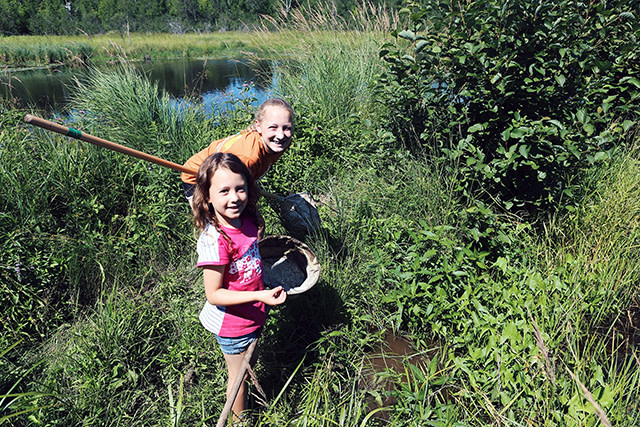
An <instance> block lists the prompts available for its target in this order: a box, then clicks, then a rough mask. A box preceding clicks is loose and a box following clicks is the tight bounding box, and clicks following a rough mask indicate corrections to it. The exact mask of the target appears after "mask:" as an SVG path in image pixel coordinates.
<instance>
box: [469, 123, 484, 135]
mask: <svg viewBox="0 0 640 427" xmlns="http://www.w3.org/2000/svg"><path fill="white" fill-rule="evenodd" d="M484 128H485V126H484V124H483V123H476V124H475V125H473V126H471V127H470V128H469V129H468V131H469V133H475V132H478V131H481V130H483V129H484Z"/></svg>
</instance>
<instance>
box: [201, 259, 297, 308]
mask: <svg viewBox="0 0 640 427" xmlns="http://www.w3.org/2000/svg"><path fill="white" fill-rule="evenodd" d="M225 268H226V266H225V265H211V266H206V267H204V268H203V269H202V276H203V278H204V292H205V295H206V296H207V301H209V303H210V304H213V305H224V306H226V305H236V304H244V303H246V302H254V301H260V302H263V303H265V304H268V305H278V304H282V303H283V302H284V301H285V300H286V299H287V293H286V292H285V291H284V290H283V289H282V286H278V287H277V288H273V289H265V290H263V291H230V290H229V289H225V288H223V287H222V278H223V276H224V270H225Z"/></svg>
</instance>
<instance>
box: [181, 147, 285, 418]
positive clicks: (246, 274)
mask: <svg viewBox="0 0 640 427" xmlns="http://www.w3.org/2000/svg"><path fill="white" fill-rule="evenodd" d="M258 197H259V192H258V190H257V187H256V185H255V182H254V180H253V178H252V176H251V173H250V172H249V169H248V168H247V167H246V166H245V165H244V163H242V161H241V160H240V159H239V158H238V157H237V156H235V155H233V154H230V153H215V154H213V155H211V156H209V157H208V158H207V159H206V160H205V161H204V162H203V163H202V165H201V166H200V169H199V171H198V175H197V177H196V188H195V191H194V195H193V213H194V221H195V225H196V227H198V228H199V229H200V230H201V231H202V234H201V235H200V238H199V239H198V244H197V249H198V264H197V265H198V267H201V268H202V270H203V278H204V290H205V294H206V302H205V305H204V308H203V309H202V312H201V313H200V321H201V323H202V325H203V326H204V327H205V328H206V329H207V330H209V331H210V332H212V333H213V334H215V336H216V339H217V340H218V342H219V343H220V346H221V348H222V352H223V353H224V358H225V361H226V363H227V370H228V373H229V378H228V383H227V396H228V394H229V390H230V388H231V385H232V384H233V383H234V381H235V378H236V376H237V375H238V373H239V370H240V366H241V364H242V361H243V359H244V354H245V352H246V350H247V348H248V347H249V345H250V344H251V343H252V342H253V341H254V340H255V339H256V338H257V333H258V329H259V328H260V327H261V326H262V325H264V323H265V304H268V305H278V304H282V303H283V302H284V301H285V300H286V298H287V294H286V292H285V291H284V290H283V289H282V287H277V288H273V289H264V286H263V280H262V260H261V258H260V253H259V252H258V228H259V227H262V226H263V225H264V224H263V223H262V219H261V217H260V215H259V214H258V209H257V201H258ZM254 354H257V353H254ZM254 362H255V360H252V361H251V363H252V364H253V363H254ZM246 393H247V389H246V385H245V383H244V381H243V382H242V386H241V387H240V390H239V392H238V397H237V398H236V400H235V402H234V404H233V407H232V409H233V413H234V420H235V419H237V418H238V416H239V415H240V413H241V412H242V411H243V410H244V409H245V407H246V406H245V405H246Z"/></svg>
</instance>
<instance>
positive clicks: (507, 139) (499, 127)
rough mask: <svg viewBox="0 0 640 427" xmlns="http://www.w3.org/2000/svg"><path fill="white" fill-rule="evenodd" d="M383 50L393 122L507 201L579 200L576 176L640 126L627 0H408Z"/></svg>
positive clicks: (385, 98) (636, 26)
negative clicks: (399, 23) (399, 25)
mask: <svg viewBox="0 0 640 427" xmlns="http://www.w3.org/2000/svg"><path fill="white" fill-rule="evenodd" d="M402 12H403V14H404V15H403V16H405V17H406V19H407V23H406V26H405V27H404V28H403V29H398V30H396V31H395V32H394V35H395V37H396V40H395V42H392V43H387V44H386V45H385V46H383V48H382V50H381V56H382V57H383V58H384V59H385V60H386V61H387V63H388V70H387V71H386V72H385V73H384V74H383V75H382V76H381V79H380V82H379V84H378V91H379V94H380V96H381V98H380V100H381V102H382V103H383V104H384V105H385V107H386V108H388V110H389V115H388V117H389V121H388V127H389V129H390V130H391V131H392V132H393V133H394V135H395V136H396V138H397V140H398V141H401V142H402V143H404V144H405V145H406V146H408V147H411V148H414V149H415V148H416V147H427V148H428V149H429V150H430V154H431V155H432V156H435V157H436V158H439V159H442V160H443V161H445V162H446V163H447V164H450V165H451V167H457V168H460V172H461V174H462V180H461V183H460V185H461V189H462V190H463V191H464V192H465V193H466V194H467V195H469V196H470V195H473V194H476V195H477V194H482V197H483V199H484V200H492V199H495V200H497V201H498V202H501V203H502V204H503V205H504V206H506V207H507V208H515V209H522V208H524V209H526V210H528V211H531V210H532V209H533V210H535V207H542V208H543V209H547V208H550V207H551V206H554V205H555V204H557V203H558V202H559V201H563V202H565V203H574V202H575V200H576V194H575V193H576V192H577V189H578V180H577V179H576V178H577V177H579V176H580V174H581V173H582V172H583V171H584V170H585V169H586V168H589V167H590V166H591V165H593V164H594V163H595V162H598V161H599V160H601V159H604V158H607V157H609V156H610V155H611V150H612V149H613V148H614V147H615V145H616V141H618V140H620V138H619V137H620V135H623V134H624V133H625V132H627V131H628V130H629V129H630V128H631V127H632V126H634V125H636V121H637V119H638V106H639V104H640V71H639V70H640V48H639V47H638V46H640V43H639V38H640V21H639V20H638V17H637V15H636V14H637V12H638V11H637V7H636V3H635V2H632V1H628V0H618V1H614V2H607V3H602V2H596V3H590V4H588V5H586V6H585V4H584V3H582V2H577V1H573V0H564V1H561V2H552V1H542V2H539V1H529V0H526V1H520V2H509V3H504V2H498V1H495V0H483V1H477V2H471V3H459V2H448V1H436V2H428V3H425V4H424V5H422V4H420V3H419V2H410V3H409V5H408V8H406V9H404V10H403V11H402Z"/></svg>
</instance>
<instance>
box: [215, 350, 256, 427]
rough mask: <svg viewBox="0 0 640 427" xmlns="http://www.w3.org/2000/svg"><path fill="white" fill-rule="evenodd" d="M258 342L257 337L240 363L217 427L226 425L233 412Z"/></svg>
mask: <svg viewBox="0 0 640 427" xmlns="http://www.w3.org/2000/svg"><path fill="white" fill-rule="evenodd" d="M257 344H258V339H257V338H256V339H255V340H253V342H252V343H251V344H250V345H249V348H247V352H246V353H245V355H244V360H243V361H242V364H241V365H240V371H239V372H238V376H237V377H236V380H235V381H234V382H233V385H232V386H231V390H229V396H227V401H226V402H225V404H224V408H222V412H221V413H220V418H218V424H216V427H224V425H225V424H226V423H227V419H228V418H229V412H231V407H232V406H233V402H235V400H236V397H237V396H238V391H239V390H240V385H241V384H242V382H243V381H244V374H245V373H246V372H247V369H251V357H252V356H253V352H254V350H255V349H256V345H257Z"/></svg>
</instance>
